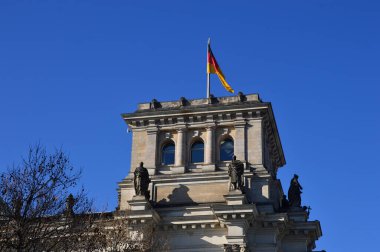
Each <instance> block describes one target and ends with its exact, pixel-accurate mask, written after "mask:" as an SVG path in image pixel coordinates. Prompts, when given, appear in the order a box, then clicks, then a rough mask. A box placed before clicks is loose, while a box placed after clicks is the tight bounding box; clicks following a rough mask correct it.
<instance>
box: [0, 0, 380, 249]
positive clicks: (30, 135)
mask: <svg viewBox="0 0 380 252" xmlns="http://www.w3.org/2000/svg"><path fill="white" fill-rule="evenodd" d="M190 2H191V3H190ZM379 26H380V4H379V2H378V1H365V0H362V1H348V0H345V1H332V0H310V1H304V0H302V1H301V0H300V1H235V2H234V3H232V2H231V1H151V2H147V1H121V0H120V1H106V0H104V1H94V0H92V1H90V0H88V1H58V0H56V1H43V0H41V1H15V0H2V1H1V2H0V118H1V119H0V120H1V121H0V171H3V170H5V168H6V167H7V166H8V165H10V164H12V163H13V162H18V161H19V160H20V156H21V155H23V154H25V153H26V150H27V148H28V146H29V145H30V144H34V143H36V142H41V143H42V144H44V145H46V146H47V147H48V148H50V149H52V148H54V147H60V146H62V147H63V149H64V150H66V152H68V153H69V154H70V156H71V159H72V161H73V163H74V164H75V165H76V166H77V167H82V168H83V178H82V182H83V183H84V185H85V187H86V188H87V189H88V191H89V194H90V196H91V197H93V198H95V199H96V202H97V206H98V207H99V208H104V207H107V208H108V209H110V210H112V209H114V207H115V206H116V199H117V194H116V188H117V184H116V183H117V182H119V181H121V179H122V178H123V177H124V176H125V175H127V173H128V170H129V168H130V167H129V160H130V151H131V147H130V143H131V135H130V134H128V133H127V127H126V125H125V123H124V122H123V120H122V119H121V117H120V114H121V113H123V112H131V111H134V110H135V109H136V106H137V103H139V102H144V101H150V100H151V99H152V98H156V99H158V100H161V101H164V100H177V99H178V98H179V97H181V96H186V97H187V98H201V97H205V93H206V79H205V77H206V74H205V69H206V42H207V38H208V37H209V36H211V38H212V47H213V51H214V54H215V55H216V57H217V59H218V61H219V64H220V65H221V68H222V69H223V71H224V73H225V75H226V77H227V80H228V81H229V82H230V84H231V85H232V87H233V88H234V89H235V90H237V91H243V92H244V93H259V94H260V96H261V97H262V99H263V100H265V101H271V102H272V103H273V107H274V112H275V115H276V119H277V124H278V127H279V131H280V136H281V139H282V143H283V147H284V151H285V156H286V159H287V165H286V166H285V167H283V168H282V169H280V171H279V178H281V179H282V184H283V186H284V189H285V191H287V189H288V185H289V180H290V178H291V176H292V175H293V174H294V173H297V174H299V175H300V182H301V183H302V185H303V187H304V194H303V202H304V204H306V205H311V207H312V209H313V210H312V214H311V219H318V220H320V221H321V224H322V229H323V234H324V236H323V237H322V238H321V239H320V240H319V241H318V243H317V244H318V248H319V249H326V250H328V251H344V252H346V251H375V250H376V249H375V248H378V238H377V237H378V226H379V224H380V223H379V219H378V218H377V214H378V212H379V211H380V207H379V206H380V203H379V200H380V190H379V183H380V181H379V175H380V172H379V170H380V168H379V164H380V155H379V151H380V148H379V147H380V146H379V145H380V144H379V143H380V133H379V129H380V127H379V126H380V125H379V122H380V113H379V106H380V95H379V92H380V88H379V82H380V71H379V67H380V50H379V45H380V33H379ZM212 93H213V94H214V95H216V96H225V95H229V94H228V93H227V92H226V91H224V90H223V88H222V87H221V86H220V84H219V82H218V80H217V78H216V77H215V76H212Z"/></svg>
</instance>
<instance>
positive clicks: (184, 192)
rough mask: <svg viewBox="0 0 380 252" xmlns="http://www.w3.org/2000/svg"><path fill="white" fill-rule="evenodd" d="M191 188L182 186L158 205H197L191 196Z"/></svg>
mask: <svg viewBox="0 0 380 252" xmlns="http://www.w3.org/2000/svg"><path fill="white" fill-rule="evenodd" d="M189 190H190V189H189V188H188V187H187V186H185V185H182V184H180V185H179V187H177V188H174V190H173V191H172V193H171V194H169V195H168V197H167V199H166V198H165V199H162V200H160V201H159V202H157V204H159V205H175V204H195V202H194V201H193V199H192V198H191V197H190V196H189Z"/></svg>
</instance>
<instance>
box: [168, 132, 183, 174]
mask: <svg viewBox="0 0 380 252" xmlns="http://www.w3.org/2000/svg"><path fill="white" fill-rule="evenodd" d="M185 140H186V128H179V129H177V143H176V145H175V167H172V168H171V171H172V173H184V172H185V165H184V163H185V162H184V161H185V153H186V143H185Z"/></svg>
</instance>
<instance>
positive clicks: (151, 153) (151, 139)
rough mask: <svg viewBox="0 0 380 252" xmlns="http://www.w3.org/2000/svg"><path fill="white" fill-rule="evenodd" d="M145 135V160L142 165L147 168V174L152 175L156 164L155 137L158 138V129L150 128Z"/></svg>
mask: <svg viewBox="0 0 380 252" xmlns="http://www.w3.org/2000/svg"><path fill="white" fill-rule="evenodd" d="M146 132H147V136H146V147H145V160H143V162H144V166H145V167H146V168H147V169H148V172H149V175H154V174H155V173H156V165H157V139H158V129H157V128H151V129H148V130H147V131H146Z"/></svg>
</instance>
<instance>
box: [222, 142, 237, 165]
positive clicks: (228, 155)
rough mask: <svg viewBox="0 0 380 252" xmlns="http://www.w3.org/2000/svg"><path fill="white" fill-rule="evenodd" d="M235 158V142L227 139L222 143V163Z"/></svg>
mask: <svg viewBox="0 0 380 252" xmlns="http://www.w3.org/2000/svg"><path fill="white" fill-rule="evenodd" d="M233 156H234V140H232V139H231V138H227V139H225V140H223V141H221V142H220V161H230V160H232V157H233Z"/></svg>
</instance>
